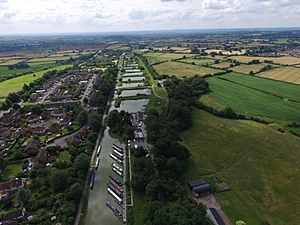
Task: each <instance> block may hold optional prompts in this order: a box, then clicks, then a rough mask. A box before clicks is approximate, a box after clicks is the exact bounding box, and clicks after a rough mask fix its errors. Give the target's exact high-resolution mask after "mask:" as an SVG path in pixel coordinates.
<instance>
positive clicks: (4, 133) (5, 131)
mask: <svg viewBox="0 0 300 225" xmlns="http://www.w3.org/2000/svg"><path fill="white" fill-rule="evenodd" d="M10 129H11V128H9V127H1V128H0V139H1V138H8V137H9V136H10Z"/></svg>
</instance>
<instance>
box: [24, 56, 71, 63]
mask: <svg viewBox="0 0 300 225" xmlns="http://www.w3.org/2000/svg"><path fill="white" fill-rule="evenodd" d="M70 58H76V56H57V57H46V58H35V59H30V60H28V61H27V62H49V61H62V60H67V59H70Z"/></svg>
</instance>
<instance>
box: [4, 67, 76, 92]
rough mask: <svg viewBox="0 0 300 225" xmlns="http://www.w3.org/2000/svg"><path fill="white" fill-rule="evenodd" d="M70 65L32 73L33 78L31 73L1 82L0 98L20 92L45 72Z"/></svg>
mask: <svg viewBox="0 0 300 225" xmlns="http://www.w3.org/2000/svg"><path fill="white" fill-rule="evenodd" d="M70 66H71V65H63V66H57V67H53V68H51V69H48V70H42V71H39V72H36V73H34V74H35V75H36V76H33V73H31V74H26V75H23V76H19V77H15V78H12V79H9V80H6V81H3V82H1V83H0V97H5V96H7V95H8V94H9V93H12V92H17V91H20V90H21V89H22V88H23V86H24V84H29V83H31V82H32V81H34V80H36V79H38V78H40V77H42V76H43V75H44V74H45V73H46V72H48V71H51V70H63V69H65V68H67V67H70Z"/></svg>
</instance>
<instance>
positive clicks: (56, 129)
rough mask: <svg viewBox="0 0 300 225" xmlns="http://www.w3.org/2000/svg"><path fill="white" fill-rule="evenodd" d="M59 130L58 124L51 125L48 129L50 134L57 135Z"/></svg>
mask: <svg viewBox="0 0 300 225" xmlns="http://www.w3.org/2000/svg"><path fill="white" fill-rule="evenodd" d="M59 130H60V125H59V124H58V123H52V124H51V125H50V127H49V131H50V132H51V133H57V132H58V131H59Z"/></svg>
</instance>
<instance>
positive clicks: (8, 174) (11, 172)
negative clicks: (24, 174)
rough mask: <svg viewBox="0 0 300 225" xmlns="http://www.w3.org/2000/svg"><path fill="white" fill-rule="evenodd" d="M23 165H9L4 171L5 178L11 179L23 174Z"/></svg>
mask: <svg viewBox="0 0 300 225" xmlns="http://www.w3.org/2000/svg"><path fill="white" fill-rule="evenodd" d="M21 168H22V163H16V164H11V165H8V166H7V168H6V169H5V170H4V171H3V178H4V179H10V178H13V177H16V176H17V175H18V173H20V172H21Z"/></svg>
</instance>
